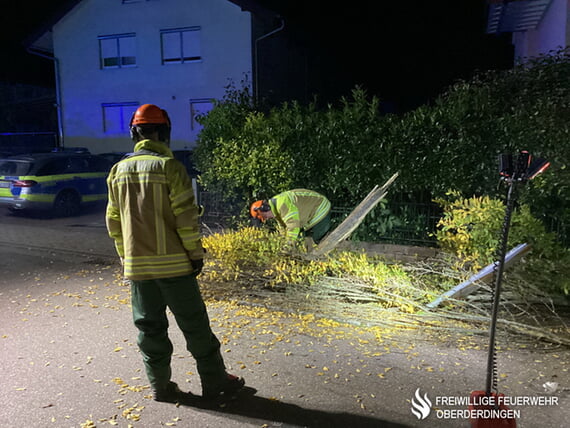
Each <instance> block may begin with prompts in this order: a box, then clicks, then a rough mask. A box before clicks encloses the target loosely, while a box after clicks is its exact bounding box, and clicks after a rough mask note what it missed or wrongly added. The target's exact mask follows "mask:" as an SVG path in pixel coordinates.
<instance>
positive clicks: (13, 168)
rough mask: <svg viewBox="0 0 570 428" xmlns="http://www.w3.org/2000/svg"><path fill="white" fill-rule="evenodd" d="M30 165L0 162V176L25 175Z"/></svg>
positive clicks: (11, 161) (27, 163)
mask: <svg viewBox="0 0 570 428" xmlns="http://www.w3.org/2000/svg"><path fill="white" fill-rule="evenodd" d="M30 169H32V163H31V162H27V161H15V160H0V175H15V176H19V175H27V174H28V172H29V171H30Z"/></svg>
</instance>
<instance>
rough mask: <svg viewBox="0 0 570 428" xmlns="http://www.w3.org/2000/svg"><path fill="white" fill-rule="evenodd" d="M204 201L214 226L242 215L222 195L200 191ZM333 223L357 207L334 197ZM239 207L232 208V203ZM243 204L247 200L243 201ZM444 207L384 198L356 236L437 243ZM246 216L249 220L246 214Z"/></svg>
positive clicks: (227, 224)
mask: <svg viewBox="0 0 570 428" xmlns="http://www.w3.org/2000/svg"><path fill="white" fill-rule="evenodd" d="M199 200H200V203H201V204H202V205H203V206H204V208H205V211H204V215H203V216H202V222H203V223H204V224H205V225H206V226H207V227H208V228H211V229H220V228H224V227H230V226H231V225H232V224H233V223H234V220H235V219H236V218H237V219H239V218H240V214H241V213H240V208H239V206H241V205H240V204H239V203H235V204H228V203H226V202H224V201H223V199H222V197H221V196H220V195H217V194H215V193H213V192H206V191H200V192H199ZM332 204H333V207H332V210H331V221H332V227H333V228H334V227H336V226H337V225H338V224H340V223H341V222H342V220H344V219H345V218H346V216H348V214H350V212H351V211H352V210H353V209H354V207H342V206H340V205H339V204H335V202H334V201H332ZM232 205H233V207H236V208H234V209H232V208H231V207H232ZM242 205H243V204H242ZM440 217H441V208H440V207H439V206H438V205H437V204H435V203H429V202H427V203H418V202H402V201H393V202H392V201H390V202H386V203H384V202H382V203H381V204H380V205H379V206H377V207H376V208H374V209H373V210H372V212H371V213H369V214H368V216H367V217H366V219H365V220H364V222H363V223H362V224H361V225H360V226H359V228H358V229H357V230H356V231H355V232H354V233H353V234H352V239H353V240H359V241H367V242H377V243H390V244H402V245H422V246H434V245H435V236H434V232H435V229H436V225H437V222H438V221H439V218H440ZM242 220H247V219H246V218H244V219H242Z"/></svg>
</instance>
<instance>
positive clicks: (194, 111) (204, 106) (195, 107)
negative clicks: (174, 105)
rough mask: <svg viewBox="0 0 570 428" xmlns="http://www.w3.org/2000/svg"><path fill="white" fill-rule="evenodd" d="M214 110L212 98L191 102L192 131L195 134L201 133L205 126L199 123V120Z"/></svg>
mask: <svg viewBox="0 0 570 428" xmlns="http://www.w3.org/2000/svg"><path fill="white" fill-rule="evenodd" d="M213 108H214V103H213V101H212V99H211V98H197V99H192V100H190V129H191V130H192V131H194V132H198V131H201V130H202V128H203V126H202V125H201V124H200V122H199V121H198V118H199V117H200V116H204V115H207V114H208V113H209V112H210V110H212V109H213Z"/></svg>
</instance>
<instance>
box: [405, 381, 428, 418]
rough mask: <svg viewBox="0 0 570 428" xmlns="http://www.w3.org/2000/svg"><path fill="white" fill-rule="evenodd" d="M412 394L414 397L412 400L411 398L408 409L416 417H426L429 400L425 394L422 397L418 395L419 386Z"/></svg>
mask: <svg viewBox="0 0 570 428" xmlns="http://www.w3.org/2000/svg"><path fill="white" fill-rule="evenodd" d="M414 395H415V397H416V399H415V400H414V399H413V398H412V407H411V408H410V410H411V411H412V413H413V414H414V415H415V416H416V418H418V419H425V418H427V417H428V416H429V414H430V412H431V401H429V398H428V396H427V394H424V396H423V397H422V396H421V395H420V389H419V388H418V389H416V393H415V394H414ZM416 400H417V401H416Z"/></svg>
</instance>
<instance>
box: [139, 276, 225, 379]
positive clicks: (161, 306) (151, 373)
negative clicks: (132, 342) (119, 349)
mask: <svg viewBox="0 0 570 428" xmlns="http://www.w3.org/2000/svg"><path fill="white" fill-rule="evenodd" d="M131 301H132V308H133V320H134V323H135V326H136V327H137V328H138V330H139V335H138V341H137V343H138V346H139V349H140V351H141V353H142V356H143V361H144V365H145V369H146V374H147V376H148V380H149V382H150V384H151V387H152V388H154V389H160V388H162V387H164V386H165V385H166V384H168V382H169V381H170V376H171V367H170V361H171V358H172V351H173V346H172V342H171V341H170V339H169V338H168V318H167V315H166V308H167V307H168V308H170V310H171V311H172V313H173V315H174V318H175V319H176V323H177V324H178V327H179V328H180V330H182V333H183V334H184V338H185V340H186V348H187V349H188V351H190V353H191V354H192V356H193V357H194V359H195V360H196V366H197V370H198V374H199V375H200V380H201V382H202V388H204V385H218V384H220V383H222V382H223V381H224V380H225V379H226V369H225V366H224V362H223V359H222V355H221V353H220V342H219V341H218V339H217V338H216V336H215V335H214V333H213V332H212V330H211V328H210V320H209V318H208V313H207V311H206V305H205V304H204V301H203V299H202V295H201V293H200V289H199V287H198V282H197V281H196V278H195V277H194V276H192V275H185V276H181V277H176V278H165V279H152V280H142V281H131Z"/></svg>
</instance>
